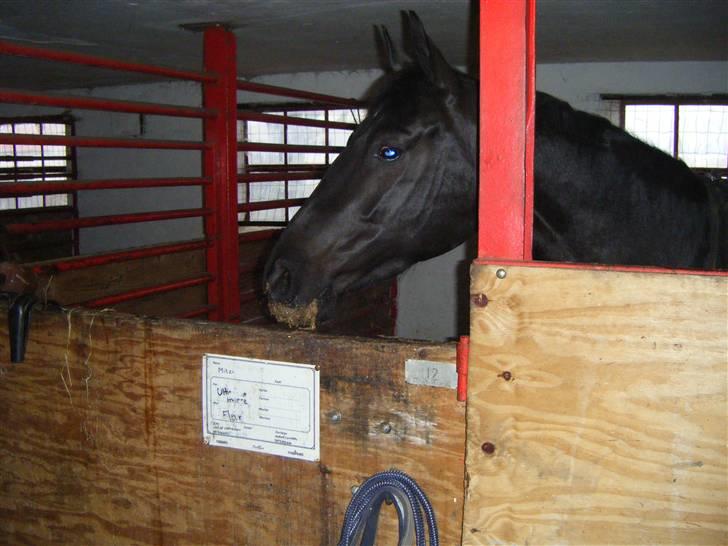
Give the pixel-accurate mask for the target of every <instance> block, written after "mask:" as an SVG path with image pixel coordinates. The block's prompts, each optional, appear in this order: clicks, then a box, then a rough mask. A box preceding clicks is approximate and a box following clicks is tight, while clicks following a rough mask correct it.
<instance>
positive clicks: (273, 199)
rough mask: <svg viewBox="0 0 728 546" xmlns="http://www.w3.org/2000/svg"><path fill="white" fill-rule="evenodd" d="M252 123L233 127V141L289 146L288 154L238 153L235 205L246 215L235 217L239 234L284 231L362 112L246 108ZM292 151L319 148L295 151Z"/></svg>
mask: <svg viewBox="0 0 728 546" xmlns="http://www.w3.org/2000/svg"><path fill="white" fill-rule="evenodd" d="M245 111H246V112H255V113H257V114H262V115H250V114H249V115H248V117H250V118H251V119H244V120H242V121H239V122H238V141H239V142H249V143H262V144H279V145H284V146H290V147H291V148H292V150H290V151H288V150H277V151H245V152H240V153H239V154H238V173H239V174H240V175H241V184H239V185H238V203H240V204H249V205H250V206H249V207H248V208H249V209H250V210H247V211H245V212H241V213H240V214H239V218H238V223H239V224H240V226H242V227H243V229H250V228H252V229H256V228H258V227H261V226H285V225H286V224H287V223H288V222H289V221H290V220H291V218H293V216H294V215H295V214H296V212H298V210H299V208H300V205H301V204H302V202H303V201H304V200H305V199H306V198H307V197H308V196H309V195H311V193H312V192H313V190H314V189H315V188H316V186H317V185H318V183H319V180H320V178H321V176H322V174H323V172H324V171H325V170H326V168H327V167H328V166H329V165H330V164H331V163H332V162H333V161H334V159H336V157H337V156H338V152H331V151H327V150H326V148H327V147H330V146H345V145H346V142H347V140H348V138H349V135H350V134H351V133H352V131H353V130H354V127H355V126H356V124H358V123H359V122H360V121H361V119H362V118H363V117H364V116H365V115H366V111H365V110H362V109H348V108H341V107H340V106H335V107H326V106H321V105H312V106H311V105H301V104H295V105H276V106H274V107H272V106H270V105H268V106H267V107H260V106H259V107H255V106H247V107H246V108H245ZM296 146H303V147H306V148H307V147H309V146H313V147H321V151H318V150H317V149H316V148H313V149H306V150H296V149H295V147H296Z"/></svg>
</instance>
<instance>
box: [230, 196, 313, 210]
mask: <svg viewBox="0 0 728 546" xmlns="http://www.w3.org/2000/svg"><path fill="white" fill-rule="evenodd" d="M305 202H306V199H304V198H301V199H277V200H275V201H260V202H259V203H242V204H240V205H238V212H252V211H255V210H273V209H281V208H284V207H300V206H301V205H303V204H304V203H305Z"/></svg>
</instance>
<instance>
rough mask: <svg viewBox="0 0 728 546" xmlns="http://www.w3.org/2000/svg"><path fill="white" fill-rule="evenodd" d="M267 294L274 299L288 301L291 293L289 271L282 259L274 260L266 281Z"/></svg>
mask: <svg viewBox="0 0 728 546" xmlns="http://www.w3.org/2000/svg"><path fill="white" fill-rule="evenodd" d="M266 290H267V292H268V294H269V295H270V296H271V297H272V298H273V299H275V300H278V301H284V302H288V301H290V300H291V299H292V298H291V295H290V292H291V271H290V269H289V268H288V266H287V265H286V264H285V263H283V261H282V260H276V262H275V263H274V264H273V269H272V271H271V273H270V275H269V276H268V279H267V283H266Z"/></svg>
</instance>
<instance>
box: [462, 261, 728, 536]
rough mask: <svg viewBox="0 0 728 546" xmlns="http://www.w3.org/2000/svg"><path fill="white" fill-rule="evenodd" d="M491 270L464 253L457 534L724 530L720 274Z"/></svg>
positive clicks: (727, 331) (725, 293)
mask: <svg viewBox="0 0 728 546" xmlns="http://www.w3.org/2000/svg"><path fill="white" fill-rule="evenodd" d="M497 269H498V267H495V266H476V267H474V268H473V280H472V285H471V294H473V295H474V294H485V295H486V296H487V305H485V306H481V307H478V306H475V305H474V306H473V307H472V313H471V343H470V346H471V353H470V354H471V356H470V369H469V390H468V411H467V421H468V424H467V427H468V438H467V467H466V468H467V472H466V475H467V477H468V478H467V479H469V484H468V486H467V494H466V499H467V501H466V507H465V515H464V526H463V544H467V545H480V544H524V545H525V544H532V545H533V544H538V545H547V544H565V545H585V544H600V545H604V544H614V545H617V544H619V545H625V544H651V545H654V544H728V451H727V449H728V448H727V444H726V442H727V429H728V426H727V423H728V403H727V398H726V389H727V388H728V387H727V386H728V282H727V281H728V278H726V277H717V276H715V277H711V276H706V277H701V276H693V275H671V274H658V273H652V274H648V273H623V272H613V271H612V272H610V271H589V270H563V269H553V268H548V267H510V266H504V267H503V269H505V270H506V273H507V276H506V277H505V278H503V279H499V278H498V277H497V276H496V270H497ZM480 301H481V302H482V301H484V300H482V299H481V300H480ZM506 372H507V373H506ZM486 442H490V443H491V444H492V445H493V447H494V451H493V452H492V453H491V454H487V453H485V452H484V450H483V449H482V448H483V444H484V443H486Z"/></svg>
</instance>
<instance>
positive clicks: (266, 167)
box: [248, 163, 329, 173]
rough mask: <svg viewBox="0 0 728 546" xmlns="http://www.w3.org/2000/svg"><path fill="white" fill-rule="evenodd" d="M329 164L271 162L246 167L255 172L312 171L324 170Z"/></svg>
mask: <svg viewBox="0 0 728 546" xmlns="http://www.w3.org/2000/svg"><path fill="white" fill-rule="evenodd" d="M328 168H329V165H327V164H325V163H288V164H285V165H283V164H272V163H261V164H256V165H248V169H250V170H251V171H252V172H256V173H262V172H266V173H289V172H312V171H324V170H325V169H328Z"/></svg>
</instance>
